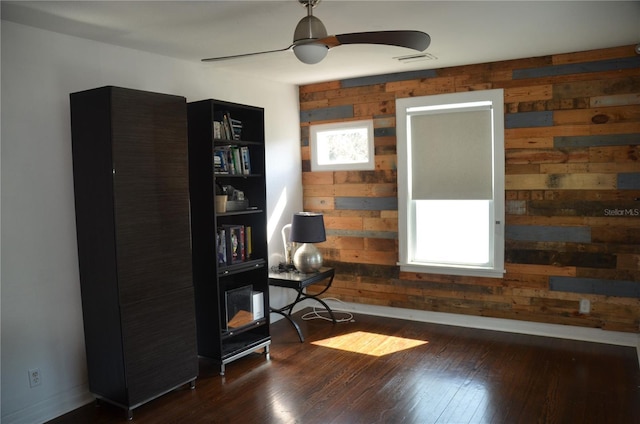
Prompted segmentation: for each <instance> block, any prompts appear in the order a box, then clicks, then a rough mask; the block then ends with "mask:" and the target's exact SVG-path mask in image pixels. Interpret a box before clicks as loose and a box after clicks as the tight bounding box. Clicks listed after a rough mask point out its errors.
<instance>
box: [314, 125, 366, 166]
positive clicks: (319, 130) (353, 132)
mask: <svg viewBox="0 0 640 424" xmlns="http://www.w3.org/2000/svg"><path fill="white" fill-rule="evenodd" d="M309 140H310V142H309V145H310V149H311V170H312V171H352V170H364V171H366V170H373V169H375V158H374V156H375V152H374V144H373V120H371V119H368V120H363V121H346V122H337V123H329V124H318V125H311V127H310V128H309Z"/></svg>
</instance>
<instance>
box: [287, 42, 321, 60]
mask: <svg viewBox="0 0 640 424" xmlns="http://www.w3.org/2000/svg"><path fill="white" fill-rule="evenodd" d="M328 51H329V48H328V47H327V46H325V45H324V44H320V43H305V44H298V45H297V46H293V53H294V54H295V55H296V57H297V58H298V60H299V61H300V62H303V63H306V64H307V65H313V64H316V63H318V62H320V61H321V60H322V59H324V58H325V57H326V56H327V52H328Z"/></svg>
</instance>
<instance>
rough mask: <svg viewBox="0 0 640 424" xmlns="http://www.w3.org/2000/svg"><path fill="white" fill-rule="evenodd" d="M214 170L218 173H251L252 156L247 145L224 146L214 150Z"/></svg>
mask: <svg viewBox="0 0 640 424" xmlns="http://www.w3.org/2000/svg"><path fill="white" fill-rule="evenodd" d="M213 170H214V172H215V173H216V174H231V175H249V174H251V156H250V154H249V148H248V147H247V146H222V147H216V148H215V149H214V151H213Z"/></svg>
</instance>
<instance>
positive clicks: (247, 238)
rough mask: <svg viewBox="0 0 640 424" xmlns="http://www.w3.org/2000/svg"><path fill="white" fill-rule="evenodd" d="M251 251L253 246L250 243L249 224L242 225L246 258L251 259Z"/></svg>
mask: <svg viewBox="0 0 640 424" xmlns="http://www.w3.org/2000/svg"><path fill="white" fill-rule="evenodd" d="M252 253H253V246H252V244H251V227H250V226H249V225H247V226H245V227H244V255H245V258H246V259H251V254H252Z"/></svg>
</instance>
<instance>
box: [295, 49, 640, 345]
mask: <svg viewBox="0 0 640 424" xmlns="http://www.w3.org/2000/svg"><path fill="white" fill-rule="evenodd" d="M495 88H502V89H504V92H505V114H506V115H505V160H506V176H505V187H506V191H505V193H504V195H505V201H506V214H507V216H506V242H505V243H506V251H505V258H506V267H505V268H506V271H507V272H506V274H505V275H504V278H500V279H498V278H477V277H461V276H452V275H433V274H420V273H406V272H400V270H399V268H398V267H397V266H396V263H397V260H398V211H397V185H396V177H397V175H396V161H397V158H396V132H395V100H396V99H398V98H404V97H412V96H424V95H433V94H440V93H453V92H460V91H470V90H484V89H495ZM300 111H301V112H300V118H301V149H302V162H303V163H302V170H303V185H304V192H303V193H304V208H305V210H308V211H317V212H323V213H324V215H325V225H326V228H327V241H326V242H325V243H322V244H320V245H319V247H320V248H321V250H322V251H323V253H324V256H325V261H326V263H328V264H330V265H332V266H334V267H335V268H336V270H337V275H336V278H335V280H334V286H333V288H332V289H331V291H330V292H329V293H328V294H329V295H331V296H334V297H337V298H340V299H342V300H345V301H350V302H358V303H364V304H372V305H385V306H394V307H401V308H410V309H419V310H429V311H440V312H452V313H459V314H469V315H478V316H487V317H498V318H509V319H517V320H527V321H535V322H543V323H555V324H567V325H574V326H584V327H595V328H603V329H607V330H616V331H625V332H634V333H638V332H640V151H639V150H640V148H639V145H640V56H638V55H636V54H635V52H634V46H622V47H615V48H610V49H602V50H594V51H587V52H578V53H572V54H559V55H553V56H546V57H537V58H529V59H521V60H513V61H505V62H496V63H487V64H479V65H469V66H460V67H454V68H443V69H436V70H425V71H413V72H406V73H398V74H392V75H378V76H372V77H366V78H355V79H349V80H343V81H331V82H323V83H318V84H312V85H306V86H302V87H300ZM369 118H371V119H373V122H374V128H375V152H376V156H375V163H376V169H375V170H374V171H353V172H347V171H341V172H311V171H310V166H309V154H310V152H309V143H308V141H309V140H308V138H309V126H310V125H313V124H316V123H324V122H342V121H349V120H357V119H369ZM583 298H586V299H589V300H590V301H591V313H589V314H584V315H583V314H580V313H579V312H578V308H579V301H580V299H583Z"/></svg>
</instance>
